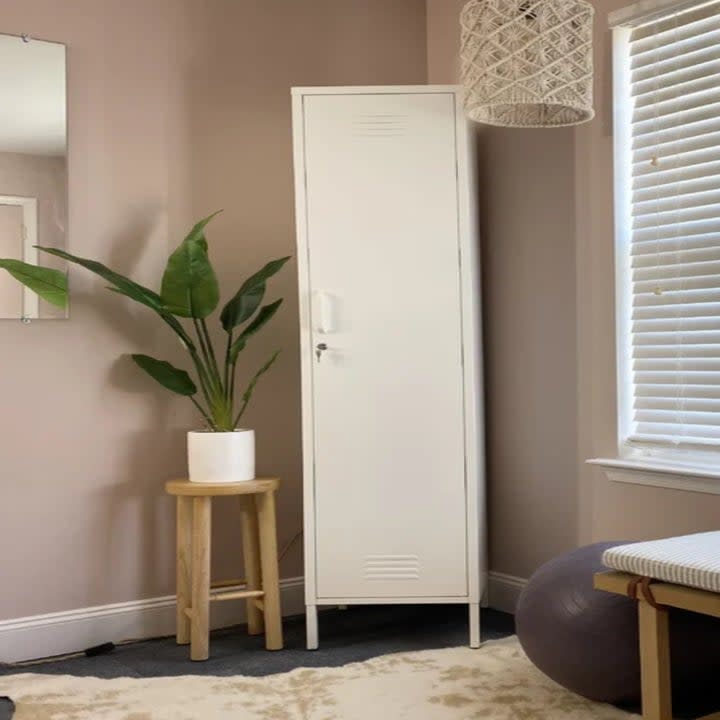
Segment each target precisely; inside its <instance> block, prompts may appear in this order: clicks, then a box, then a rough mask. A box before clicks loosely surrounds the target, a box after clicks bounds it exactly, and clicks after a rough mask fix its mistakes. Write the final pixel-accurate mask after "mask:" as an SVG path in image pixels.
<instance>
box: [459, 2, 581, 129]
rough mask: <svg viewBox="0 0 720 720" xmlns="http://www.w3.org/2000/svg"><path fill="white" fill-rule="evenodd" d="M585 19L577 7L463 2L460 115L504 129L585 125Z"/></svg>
mask: <svg viewBox="0 0 720 720" xmlns="http://www.w3.org/2000/svg"><path fill="white" fill-rule="evenodd" d="M593 12H594V11H593V7H592V5H590V3H588V2H585V0H471V1H470V2H469V3H467V5H465V7H464V8H463V10H462V13H461V16H460V24H461V26H462V39H461V51H460V56H461V64H462V73H461V75H462V84H463V86H464V88H465V109H466V111H467V114H468V116H469V117H470V118H471V119H472V120H475V121H477V122H481V123H486V124H488V125H503V126H507V127H559V126H562V125H577V124H579V123H582V122H585V121H587V120H590V119H591V118H592V117H593V115H594V114H595V113H594V111H593V107H592V73H593V64H592V21H593Z"/></svg>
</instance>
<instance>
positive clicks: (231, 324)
mask: <svg viewBox="0 0 720 720" xmlns="http://www.w3.org/2000/svg"><path fill="white" fill-rule="evenodd" d="M289 259H290V256H289V255H288V256H287V257H284V258H280V259H278V260H271V261H270V262H269V263H267V265H265V266H264V267H263V268H261V269H260V270H258V271H257V272H256V273H255V274H254V275H252V276H251V277H249V278H248V279H247V280H246V281H245V282H244V283H243V284H242V286H241V287H240V289H239V290H238V291H237V293H236V294H235V296H234V297H233V298H232V299H231V300H230V301H229V302H228V304H227V305H225V307H224V308H223V311H222V313H221V315H220V321H221V322H222V326H223V328H225V331H226V332H230V331H231V330H232V329H233V328H235V327H237V326H238V325H240V324H241V323H244V322H245V321H246V320H248V319H249V318H250V317H251V316H252V314H253V313H254V312H255V310H257V308H258V306H259V305H260V303H261V302H262V299H263V296H264V295H265V282H266V281H267V280H268V278H271V277H272V276H273V275H275V273H277V272H279V271H280V270H281V269H282V267H283V265H285V263H286V262H287V261H288V260H289Z"/></svg>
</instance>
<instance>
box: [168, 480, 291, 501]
mask: <svg viewBox="0 0 720 720" xmlns="http://www.w3.org/2000/svg"><path fill="white" fill-rule="evenodd" d="M279 486H280V481H279V480H278V479H277V478H275V477H267V478H256V479H255V480H245V481H243V482H236V483H202V482H190V480H168V481H167V482H166V483H165V491H166V492H167V493H168V494H169V495H189V496H190V497H204V496H206V495H210V496H212V497H215V496H220V495H254V494H255V493H259V492H267V491H268V490H277V489H278V487H279Z"/></svg>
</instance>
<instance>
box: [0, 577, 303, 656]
mask: <svg viewBox="0 0 720 720" xmlns="http://www.w3.org/2000/svg"><path fill="white" fill-rule="evenodd" d="M224 589H225V588H224ZM234 589H236V588H227V590H234ZM237 589H238V590H240V589H242V588H241V587H239V586H238V588H237ZM280 590H281V595H282V608H283V614H284V615H298V614H300V613H303V612H304V611H305V598H304V583H303V578H301V577H299V578H288V579H286V580H282V581H281V582H280ZM244 622H245V601H244V600H225V601H223V602H218V603H212V604H211V610H210V624H211V626H212V627H213V628H221V627H228V626H230V625H237V624H240V623H244ZM174 633H175V596H174V595H167V596H165V597H157V598H149V599H147V600H133V601H131V602H124V603H115V604H113V605H101V606H98V607H90V608H80V609H78V610H68V611H66V612H58V613H50V614H48V615H34V616H31V617H25V618H15V619H13V620H0V662H5V663H12V662H22V661H23V660H33V659H35V658H42V657H50V656H52V655H63V654H67V653H73V652H78V651H82V650H84V649H85V648H88V647H93V646H95V645H100V644H102V643H106V642H114V643H117V642H121V641H123V640H131V639H141V638H151V637H161V636H164V635H173V634H174Z"/></svg>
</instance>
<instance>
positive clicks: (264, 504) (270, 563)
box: [255, 491, 283, 650]
mask: <svg viewBox="0 0 720 720" xmlns="http://www.w3.org/2000/svg"><path fill="white" fill-rule="evenodd" d="M255 502H256V504H257V509H258V522H259V525H260V563H261V565H262V585H263V593H264V595H263V609H264V612H265V647H266V648H267V649H268V650H282V647H283V631H282V614H281V610H280V574H279V571H278V556H277V530H276V527H275V493H274V492H273V491H268V492H264V493H260V494H259V495H258V496H257V497H256V500H255Z"/></svg>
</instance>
